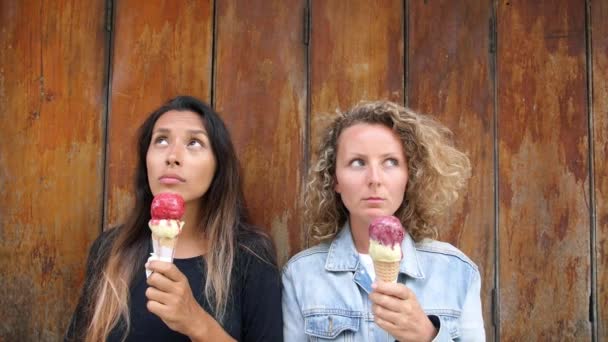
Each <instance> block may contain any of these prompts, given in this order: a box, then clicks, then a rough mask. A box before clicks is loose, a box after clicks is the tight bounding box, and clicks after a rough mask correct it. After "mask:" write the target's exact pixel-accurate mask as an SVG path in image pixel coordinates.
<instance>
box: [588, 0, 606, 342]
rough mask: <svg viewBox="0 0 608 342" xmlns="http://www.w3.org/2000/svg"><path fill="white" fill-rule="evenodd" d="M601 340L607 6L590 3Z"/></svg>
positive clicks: (602, 328) (601, 330) (602, 336)
mask: <svg viewBox="0 0 608 342" xmlns="http://www.w3.org/2000/svg"><path fill="white" fill-rule="evenodd" d="M591 25H592V26H591V32H592V42H591V44H592V51H593V55H592V58H593V61H592V64H591V67H592V68H593V104H592V110H593V123H594V133H593V136H594V141H593V144H594V152H595V154H594V171H595V174H594V177H595V201H596V202H595V207H596V225H597V226H596V231H597V259H596V261H597V271H598V274H597V286H598V287H597V294H598V300H597V303H598V317H597V319H596V321H597V324H598V334H597V336H598V341H608V78H607V77H606V75H608V3H607V2H606V1H592V2H591Z"/></svg>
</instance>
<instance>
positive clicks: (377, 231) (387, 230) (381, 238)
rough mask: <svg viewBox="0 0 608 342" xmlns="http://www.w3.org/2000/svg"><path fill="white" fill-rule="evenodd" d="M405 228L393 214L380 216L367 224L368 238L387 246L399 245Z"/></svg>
mask: <svg viewBox="0 0 608 342" xmlns="http://www.w3.org/2000/svg"><path fill="white" fill-rule="evenodd" d="M404 235H405V230H404V229H403V226H402V225H401V221H399V219H398V218H396V217H395V216H380V217H377V218H375V219H374V220H373V221H372V223H370V225H369V238H370V239H371V240H374V241H376V242H377V243H379V244H382V245H384V246H387V247H393V246H395V245H398V246H401V242H402V241H403V237H404Z"/></svg>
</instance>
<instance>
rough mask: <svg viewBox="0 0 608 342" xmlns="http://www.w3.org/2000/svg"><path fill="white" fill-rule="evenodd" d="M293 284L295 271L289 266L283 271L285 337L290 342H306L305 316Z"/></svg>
mask: <svg viewBox="0 0 608 342" xmlns="http://www.w3.org/2000/svg"><path fill="white" fill-rule="evenodd" d="M293 284H294V279H293V270H292V269H291V268H289V265H287V266H285V269H284V271H283V305H282V306H283V337H284V338H285V341H290V342H292V341H293V342H297V341H306V334H305V333H304V316H302V310H301V309H300V304H299V303H298V298H297V296H296V293H295V289H294V286H293Z"/></svg>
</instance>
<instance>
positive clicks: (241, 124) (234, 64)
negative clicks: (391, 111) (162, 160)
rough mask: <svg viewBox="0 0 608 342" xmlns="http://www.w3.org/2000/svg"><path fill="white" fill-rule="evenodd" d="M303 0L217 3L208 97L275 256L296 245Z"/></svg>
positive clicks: (298, 238) (301, 138)
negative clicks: (213, 71) (212, 76)
mask: <svg viewBox="0 0 608 342" xmlns="http://www.w3.org/2000/svg"><path fill="white" fill-rule="evenodd" d="M304 5H305V1H304V0H289V1H284V0H272V1H268V0H256V1H249V0H239V1H220V2H218V4H217V18H218V19H217V20H218V22H217V31H216V37H217V57H216V62H215V67H216V75H217V79H216V81H215V84H214V90H215V93H214V94H215V99H214V104H215V107H216V108H217V109H218V111H219V112H220V113H221V115H222V117H223V118H224V119H225V120H226V124H227V125H228V126H229V127H230V130H231V134H232V137H233V140H234V143H235V145H236V147H237V151H238V154H239V159H240V161H241V165H242V167H243V170H244V172H243V176H244V177H243V178H244V191H245V195H246V200H247V204H248V206H249V210H250V213H251V216H252V219H253V221H254V222H255V223H256V224H258V225H260V226H262V227H264V228H266V229H267V230H268V231H269V232H270V233H271V234H272V236H273V238H274V241H275V243H276V245H277V249H278V257H279V263H281V264H282V263H284V262H286V261H287V258H288V257H289V256H291V255H292V254H294V253H295V252H297V251H299V250H300V249H301V247H302V236H301V233H300V232H301V231H302V222H301V215H300V207H299V204H300V203H299V196H300V192H301V188H302V172H303V169H304V167H303V166H304V162H305V160H304V154H303V152H304V144H305V141H304V134H305V128H306V124H305V118H306V46H305V45H304V43H303V40H302V38H303V20H304V16H303V14H304Z"/></svg>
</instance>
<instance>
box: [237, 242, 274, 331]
mask: <svg viewBox="0 0 608 342" xmlns="http://www.w3.org/2000/svg"><path fill="white" fill-rule="evenodd" d="M244 253H245V254H246V255H247V256H246V259H247V262H246V263H247V267H245V270H244V271H245V273H244V274H243V287H242V290H241V291H242V293H241V294H242V305H243V306H242V327H241V331H242V337H243V342H257V341H270V342H275V341H278V342H282V341H283V312H282V309H281V278H280V276H279V270H278V268H277V266H276V265H274V264H272V263H270V262H268V261H264V260H262V259H261V258H260V257H258V256H254V255H253V254H251V253H249V252H244Z"/></svg>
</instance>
